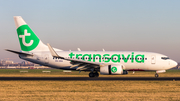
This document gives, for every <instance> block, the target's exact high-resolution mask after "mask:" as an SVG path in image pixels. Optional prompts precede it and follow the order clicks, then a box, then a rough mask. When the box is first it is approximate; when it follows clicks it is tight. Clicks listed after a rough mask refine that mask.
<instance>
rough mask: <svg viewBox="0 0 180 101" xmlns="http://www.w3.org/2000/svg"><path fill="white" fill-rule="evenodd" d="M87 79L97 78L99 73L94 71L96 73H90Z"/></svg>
mask: <svg viewBox="0 0 180 101" xmlns="http://www.w3.org/2000/svg"><path fill="white" fill-rule="evenodd" d="M89 77H90V78H91V77H99V73H98V72H97V71H96V72H90V73H89Z"/></svg>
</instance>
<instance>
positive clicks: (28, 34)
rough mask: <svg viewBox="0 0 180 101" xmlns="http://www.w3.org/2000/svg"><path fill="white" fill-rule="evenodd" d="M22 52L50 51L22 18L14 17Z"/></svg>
mask: <svg viewBox="0 0 180 101" xmlns="http://www.w3.org/2000/svg"><path fill="white" fill-rule="evenodd" d="M14 21H15V25H16V30H17V34H18V38H19V43H20V46H21V50H22V51H48V50H49V49H48V47H47V46H46V45H45V44H43V43H42V41H41V40H40V39H39V38H38V37H37V36H36V34H35V33H34V32H33V31H32V30H31V28H30V27H29V26H28V25H27V24H26V22H25V21H24V20H23V19H22V17H21V16H14Z"/></svg>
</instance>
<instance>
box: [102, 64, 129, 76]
mask: <svg viewBox="0 0 180 101" xmlns="http://www.w3.org/2000/svg"><path fill="white" fill-rule="evenodd" d="M100 73H101V74H104V75H109V74H127V71H126V72H123V66H122V65H107V66H104V67H100Z"/></svg>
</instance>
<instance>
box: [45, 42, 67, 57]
mask: <svg viewBox="0 0 180 101" xmlns="http://www.w3.org/2000/svg"><path fill="white" fill-rule="evenodd" d="M47 46H48V48H49V51H50V52H51V55H52V56H53V57H59V58H61V59H64V58H63V57H61V56H59V55H58V54H57V53H56V52H55V51H54V49H53V48H52V47H51V45H50V44H49V43H47Z"/></svg>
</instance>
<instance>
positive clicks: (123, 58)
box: [20, 51, 177, 71]
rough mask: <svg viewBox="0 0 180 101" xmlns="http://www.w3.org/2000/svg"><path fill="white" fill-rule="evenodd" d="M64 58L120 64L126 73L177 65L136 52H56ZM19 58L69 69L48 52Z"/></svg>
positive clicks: (162, 58) (63, 62)
mask: <svg viewBox="0 0 180 101" xmlns="http://www.w3.org/2000/svg"><path fill="white" fill-rule="evenodd" d="M57 53H58V54H59V55H61V56H62V57H65V58H71V59H78V60H84V61H91V62H97V63H102V64H103V63H106V64H121V65H123V69H124V70H127V71H159V70H167V69H170V68H173V67H175V66H176V65H177V63H176V62H175V61H173V60H171V59H169V58H168V57H167V56H165V55H162V54H158V53H153V52H136V51H57ZM20 58H22V59H25V60H28V61H31V62H34V63H37V64H41V65H45V66H49V67H52V68H57V69H66V70H76V68H78V67H77V66H76V67H74V68H70V67H71V66H72V64H71V63H70V61H67V60H63V59H58V58H53V57H52V55H51V53H50V52H49V51H41V52H33V56H24V55H20Z"/></svg>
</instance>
